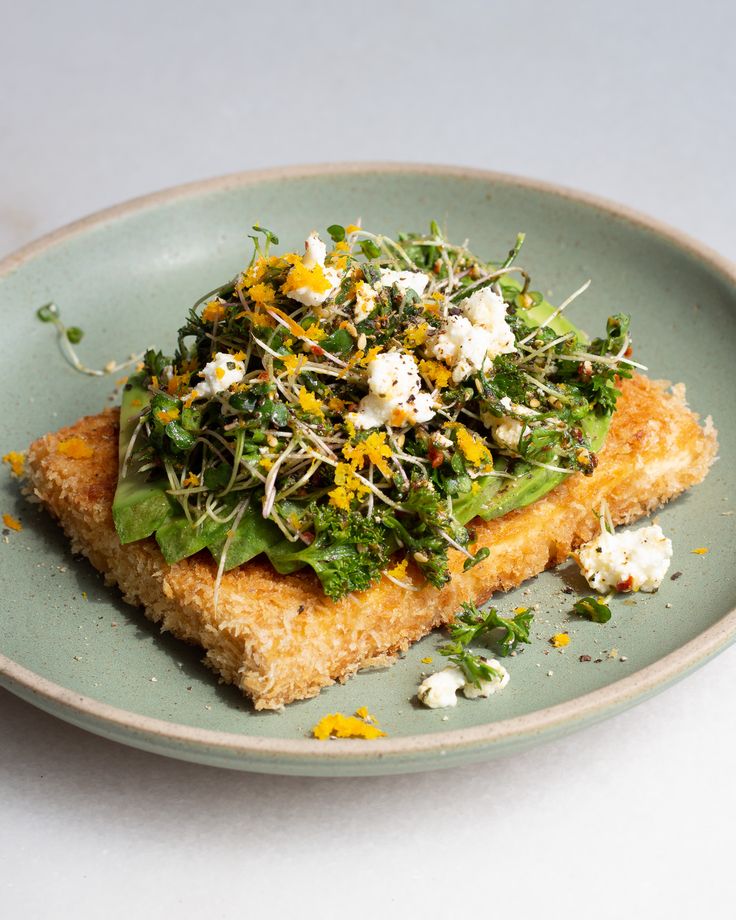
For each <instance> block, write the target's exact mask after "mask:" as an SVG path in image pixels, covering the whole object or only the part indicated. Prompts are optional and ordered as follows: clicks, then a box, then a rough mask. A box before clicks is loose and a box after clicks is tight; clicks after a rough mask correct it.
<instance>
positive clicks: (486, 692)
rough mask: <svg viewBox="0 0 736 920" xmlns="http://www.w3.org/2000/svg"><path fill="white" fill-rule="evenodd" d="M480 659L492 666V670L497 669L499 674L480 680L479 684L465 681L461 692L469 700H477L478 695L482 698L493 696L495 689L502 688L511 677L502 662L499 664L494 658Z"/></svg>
mask: <svg viewBox="0 0 736 920" xmlns="http://www.w3.org/2000/svg"><path fill="white" fill-rule="evenodd" d="M482 660H483V661H485V663H486V664H487V665H489V667H491V668H493V669H494V671H498V674H499V676H498V677H492V678H491V680H482V681H481V682H480V686H478V685H476V684H471V683H470V682H468V681H466V682H465V686H464V687H463V693H464V694H465V696H466V697H467V698H468V699H469V700H477V699H478V697H481V696H482V697H484V698H487V697H489V696H493V694H494V693H495V692H496V691H497V690H503V688H504V687H505V686H506V684H507V683H508V682H509V680H510V679H511V675H510V674H509V672H508V671H507V670H506V668H505V667H504V666H503V665H502V664H499V663H498V661H496V659H495V658H483V659H482Z"/></svg>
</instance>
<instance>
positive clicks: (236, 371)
mask: <svg viewBox="0 0 736 920" xmlns="http://www.w3.org/2000/svg"><path fill="white" fill-rule="evenodd" d="M201 374H202V376H203V377H204V380H203V381H202V382H201V383H198V384H197V386H196V387H195V388H194V389H195V390H196V391H197V393H198V394H199V395H200V396H215V395H216V394H217V393H221V392H222V391H223V390H229V389H230V387H231V386H233V385H234V384H236V383H240V381H241V380H242V379H243V377H244V376H245V365H244V364H243V362H242V361H238V359H237V358H234V357H233V356H232V355H228V354H227V353H225V352H223V351H218V352H217V354H216V355H215V357H214V360H212V361H210V362H209V364H205V366H204V369H203V370H202V372H201Z"/></svg>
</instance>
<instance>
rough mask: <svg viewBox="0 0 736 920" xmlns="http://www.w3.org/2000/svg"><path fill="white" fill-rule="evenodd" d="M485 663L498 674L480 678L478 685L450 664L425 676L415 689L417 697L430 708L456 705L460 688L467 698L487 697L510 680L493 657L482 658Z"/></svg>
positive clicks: (501, 688) (505, 671) (502, 667)
mask: <svg viewBox="0 0 736 920" xmlns="http://www.w3.org/2000/svg"><path fill="white" fill-rule="evenodd" d="M481 660H482V661H485V663H486V664H487V665H489V666H490V667H492V668H493V669H494V670H496V671H498V674H499V676H498V677H493V678H492V679H491V680H482V681H481V682H480V686H477V685H476V684H473V683H471V682H470V681H468V680H466V679H465V675H464V674H463V672H462V670H461V669H460V668H458V667H457V666H456V665H454V664H451V665H450V666H449V667H447V668H443V669H442V670H441V671H436V672H435V673H434V674H430V675H429V677H427V678H425V679H424V680H423V681H422V682H421V684H420V685H419V688H418V690H417V698H418V699H419V702H420V703H424V705H425V706H428V707H429V708H430V709H445V708H446V707H448V706H457V691H458V690H462V691H463V694H464V695H465V696H466V697H467V698H468V699H469V700H475V699H478V698H479V697H484V698H488V697H489V696H492V695H493V694H494V693H496V692H497V691H498V690H503V688H504V687H505V686H506V684H507V683H508V682H509V680H510V675H509V672H508V671H507V670H506V668H505V667H504V666H503V665H502V664H499V663H498V661H496V659H495V658H483V659H481Z"/></svg>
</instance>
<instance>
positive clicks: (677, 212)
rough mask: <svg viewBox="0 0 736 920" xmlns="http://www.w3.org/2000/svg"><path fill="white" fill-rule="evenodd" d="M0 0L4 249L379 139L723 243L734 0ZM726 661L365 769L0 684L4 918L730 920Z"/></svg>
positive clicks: (362, 152)
mask: <svg viewBox="0 0 736 920" xmlns="http://www.w3.org/2000/svg"><path fill="white" fill-rule="evenodd" d="M0 11H2V14H3V15H2V22H3V28H2V30H1V31H0V86H1V87H2V94H1V95H0V166H1V167H2V176H3V182H2V185H0V252H9V251H11V250H12V249H15V248H17V247H18V246H20V245H22V244H23V243H25V242H27V241H29V240H30V239H32V238H33V237H35V236H38V235H39V234H41V233H44V232H46V231H48V230H50V229H53V228H54V227H56V226H59V225H61V224H63V223H66V222H68V221H70V220H73V219H75V218H77V217H80V216H82V215H84V214H85V213H88V212H90V211H93V210H96V209H98V208H101V207H104V206H107V205H109V204H113V203H115V202H118V201H120V200H123V199H125V198H128V197H131V196H134V195H139V194H143V193H145V192H148V191H152V190H154V189H157V188H160V187H164V186H168V185H172V184H175V183H178V182H183V181H188V180H192V179H198V178H203V177H206V176H210V175H216V174H219V173H224V172H229V171H234V170H238V169H247V168H255V167H263V166H268V165H274V164H283V163H294V162H324V161H334V160H358V159H362V160H371V159H373V160H376V159H380V160H411V161H431V162H443V163H458V164H466V165H472V166H481V167H488V168H493V169H499V170H505V171H510V172H515V173H521V174H525V175H529V176H536V177H540V178H543V179H547V180H551V181H556V182H560V183H562V184H566V185H571V186H576V187H578V188H582V189H585V190H588V191H591V192H595V193H597V194H600V195H604V196H607V197H609V198H612V199H616V200H619V201H621V202H624V203H626V204H629V205H631V206H634V207H636V208H638V209H640V210H642V211H645V212H649V213H650V214H653V215H654V216H656V217H658V218H660V219H662V220H665V221H667V222H669V223H670V224H672V225H674V226H676V227H679V228H680V229H683V230H685V231H687V232H688V233H690V234H691V235H693V236H695V237H697V238H699V239H700V240H702V241H704V242H705V243H708V244H709V245H711V246H712V247H714V248H716V249H718V250H720V251H721V252H722V253H724V254H725V255H727V256H730V257H732V258H733V257H734V256H735V255H736V229H735V226H736V222H735V221H734V206H735V205H736V200H735V199H736V195H735V194H734V179H733V159H734V149H735V148H736V129H735V128H734V117H733V116H734V106H733V93H734V87H735V86H736V64H735V62H736V56H735V55H734V53H733V49H732V43H733V34H734V30H735V29H736V15H735V14H734V6H733V4H732V3H730V2H728V0H723V2H707V0H706V2H700V3H697V4H696V3H688V4H684V3H678V2H671V3H666V2H656V3H653V2H649V3H648V2H646V0H639V2H635V3H634V2H618V3H615V4H614V3H608V2H607V3H595V2H589V3H585V2H561V3H560V2H558V3H556V4H552V3H547V2H543V0H539V2H536V3H535V2H529V0H526V2H525V0H515V2H513V3H508V2H506V3H490V2H489V3H482V2H478V3H472V2H463V0H455V2H452V3H438V2H429V0H425V2H422V3H419V2H417V3H409V2H405V3H386V2H381V0H371V2H364V3H360V4H349V3H347V2H343V3H340V4H338V3H322V4H320V3H316V2H313V3H311V4H307V3H303V2H291V0H290V2H283V0H281V2H273V3H270V4H269V3H267V2H261V3H253V4H244V3H236V2H232V3H224V2H216V0H210V2H207V3H192V2H180V3H174V2H170V3H169V2H166V3H163V2H160V3H155V2H150V0H149V2H140V0H134V2H128V3H117V4H99V3H79V2H70V0H65V2H64V3H51V2H49V3H39V2H24V3H23V4H22V5H21V4H17V3H11V2H9V0H7V2H3V3H1V4H0ZM513 123H516V125H517V128H516V130H515V131H514V132H512V131H510V130H509V125H510V124H513ZM501 124H502V125H503V127H501ZM735 666H736V650H734V649H732V650H730V651H728V652H726V653H724V654H723V655H722V656H721V657H720V658H718V659H717V660H715V661H714V662H712V663H711V664H709V665H708V666H707V667H706V668H704V669H703V670H701V671H699V672H697V673H696V674H694V675H693V676H691V677H689V678H688V679H686V680H685V681H683V682H682V683H680V684H679V685H677V686H676V687H674V688H673V689H671V690H669V691H668V692H666V693H665V694H663V695H662V696H660V697H658V698H656V699H653V700H651V701H649V702H647V703H645V704H643V705H641V706H639V707H637V708H636V709H634V710H632V711H630V712H628V713H625V714H624V715H621V716H618V717H617V718H615V719H612V720H611V721H609V722H606V723H604V724H601V725H598V726H596V727H594V728H591V729H588V730H587V731H584V732H581V733H579V734H577V735H574V736H572V737H570V738H567V739H564V740H561V741H558V742H555V743H554V744H550V745H547V746H545V747H541V748H538V749H535V750H532V751H530V752H528V753H526V754H524V755H521V756H517V757H514V758H513V759H510V760H506V761H503V762H500V763H491V764H487V765H482V766H475V767H469V768H463V769H457V770H454V771H450V772H444V773H443V772H437V773H429V774H424V775H419V776H405V777H393V778H384V779H372V780H365V779H351V780H341V781H327V780H310V779H298V778H278V777H276V778H274V777H267V776H249V775H246V774H237V773H230V772H226V771H218V770H215V769H211V768H204V767H199V766H195V765H191V764H186V763H178V762H175V761H170V760H166V759H164V758H160V757H157V756H154V755H150V754H144V753H141V752H138V751H135V750H131V749H127V748H124V747H121V746H118V745H115V744H113V743H110V742H107V741H103V740H102V739H99V738H97V737H94V736H92V735H89V734H86V733H84V732H82V731H79V730H77V729H74V728H72V727H70V726H67V725H65V724H63V723H61V722H58V721H56V720H54V719H52V718H51V717H49V716H47V715H44V714H43V713H41V712H39V711H37V710H35V709H33V708H32V707H30V706H28V705H26V704H25V703H22V702H21V701H19V700H18V699H16V698H15V697H13V696H11V695H10V694H8V693H4V692H0V904H1V905H2V907H0V913H2V916H3V917H9V918H10V917H12V918H15V917H23V918H35V917H72V916H73V917H75V918H87V917H90V918H91V917H95V918H97V917H109V918H117V917H121V918H122V917H125V918H131V917H135V918H136V920H138V918H146V917H167V916H176V917H184V918H188V917H204V916H206V917H218V918H219V917H236V916H237V917H239V918H243V920H248V918H251V917H256V916H273V917H280V916H287V911H289V913H290V914H292V915H294V916H299V917H307V918H311V917H334V916H338V915H345V916H354V917H369V916H371V917H372V916H374V915H376V914H380V915H382V916H385V917H399V916H401V917H409V918H412V917H443V918H446V917H451V916H454V915H457V916H462V917H468V918H470V917H476V916H499V917H527V916H528V917H532V916H544V917H546V918H557V917H566V918H577V917H587V916H589V915H594V916H596V917H597V918H601V920H603V918H620V917H624V916H627V917H629V916H630V917H647V918H660V917H661V918H665V917H666V918H668V920H672V918H680V917H692V916H698V917H707V918H709V920H710V918H721V917H732V916H733V915H734V907H733V905H732V898H733V896H732V894H731V891H732V875H733V818H734V806H735V805H736V793H735V792H734V779H733V777H734V772H735V770H736V733H735V730H734V725H735V724H736V693H734V689H733V672H732V670H731V669H732V668H734V667H735Z"/></svg>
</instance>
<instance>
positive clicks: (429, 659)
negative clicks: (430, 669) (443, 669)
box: [421, 655, 433, 664]
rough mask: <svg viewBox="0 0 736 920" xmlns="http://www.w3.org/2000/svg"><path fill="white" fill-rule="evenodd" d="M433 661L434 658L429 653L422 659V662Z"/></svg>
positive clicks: (430, 662) (428, 662) (429, 662)
mask: <svg viewBox="0 0 736 920" xmlns="http://www.w3.org/2000/svg"><path fill="white" fill-rule="evenodd" d="M432 661H433V659H432V658H431V657H430V656H429V655H427V657H426V658H422V659H421V662H422V664H432Z"/></svg>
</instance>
